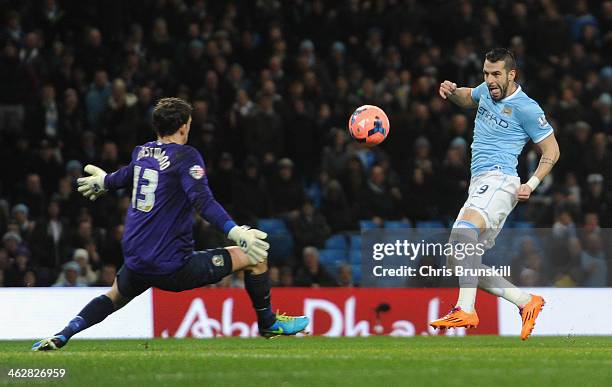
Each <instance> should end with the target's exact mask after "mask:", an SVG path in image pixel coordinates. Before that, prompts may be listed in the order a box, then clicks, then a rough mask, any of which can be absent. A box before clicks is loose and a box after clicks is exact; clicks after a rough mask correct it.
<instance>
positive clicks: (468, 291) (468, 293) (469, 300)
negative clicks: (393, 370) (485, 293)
mask: <svg viewBox="0 0 612 387" xmlns="http://www.w3.org/2000/svg"><path fill="white" fill-rule="evenodd" d="M477 290H478V289H476V288H475V287H465V288H459V297H458V298H457V306H458V307H460V308H461V309H462V310H464V311H465V312H468V313H472V312H473V311H474V304H475V303H476V291H477Z"/></svg>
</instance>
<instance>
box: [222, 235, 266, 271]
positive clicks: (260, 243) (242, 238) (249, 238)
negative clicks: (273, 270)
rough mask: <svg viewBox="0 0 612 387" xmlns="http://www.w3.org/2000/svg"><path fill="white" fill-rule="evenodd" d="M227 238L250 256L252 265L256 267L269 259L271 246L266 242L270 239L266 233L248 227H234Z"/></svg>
mask: <svg viewBox="0 0 612 387" xmlns="http://www.w3.org/2000/svg"><path fill="white" fill-rule="evenodd" d="M227 236H228V237H229V239H231V240H233V241H234V242H236V244H237V245H238V247H240V248H241V249H242V251H244V252H245V253H246V254H247V255H248V256H249V259H250V260H251V264H253V265H256V264H258V263H261V262H265V261H266V260H267V259H268V249H269V248H270V244H269V243H268V242H266V241H265V240H264V239H266V238H267V237H268V234H266V233H265V232H263V231H261V230H257V229H255V228H249V227H248V226H234V227H233V228H232V229H231V230H230V232H229V233H228V234H227Z"/></svg>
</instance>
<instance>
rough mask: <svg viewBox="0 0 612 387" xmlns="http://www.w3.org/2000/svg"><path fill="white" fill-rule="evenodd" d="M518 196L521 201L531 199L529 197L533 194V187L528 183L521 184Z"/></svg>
mask: <svg viewBox="0 0 612 387" xmlns="http://www.w3.org/2000/svg"><path fill="white" fill-rule="evenodd" d="M516 196H517V199H518V200H519V202H524V201H526V200H529V197H530V196H531V187H530V186H529V185H527V184H521V186H520V187H519V189H518V192H517V195H516Z"/></svg>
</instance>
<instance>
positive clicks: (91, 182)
mask: <svg viewBox="0 0 612 387" xmlns="http://www.w3.org/2000/svg"><path fill="white" fill-rule="evenodd" d="M84 170H85V172H86V173H89V174H90V175H91V176H87V177H81V178H79V179H77V185H78V188H77V190H78V191H79V192H80V193H81V194H82V195H83V196H85V197H86V198H87V199H89V200H91V201H94V200H96V199H97V198H99V197H100V196H102V195H104V194H105V193H106V192H108V190H109V189H117V188H121V187H125V186H127V185H128V184H129V183H131V182H132V180H133V176H134V166H133V165H132V164H131V163H130V164H129V165H127V166H125V167H123V168H119V169H118V170H117V171H115V172H113V173H106V171H105V170H103V169H102V168H100V167H96V166H95V165H92V164H87V165H86V166H85V168H84Z"/></svg>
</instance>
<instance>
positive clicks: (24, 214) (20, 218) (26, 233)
mask: <svg viewBox="0 0 612 387" xmlns="http://www.w3.org/2000/svg"><path fill="white" fill-rule="evenodd" d="M11 213H12V214H13V218H14V219H15V221H16V222H17V225H18V227H19V234H20V235H21V237H22V238H23V239H25V240H26V241H29V240H30V237H31V235H32V232H33V231H34V227H35V226H36V222H34V221H32V220H30V219H29V218H28V213H29V211H28V206H26V205H25V204H17V205H16V206H14V207H13V210H12V211H11Z"/></svg>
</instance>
